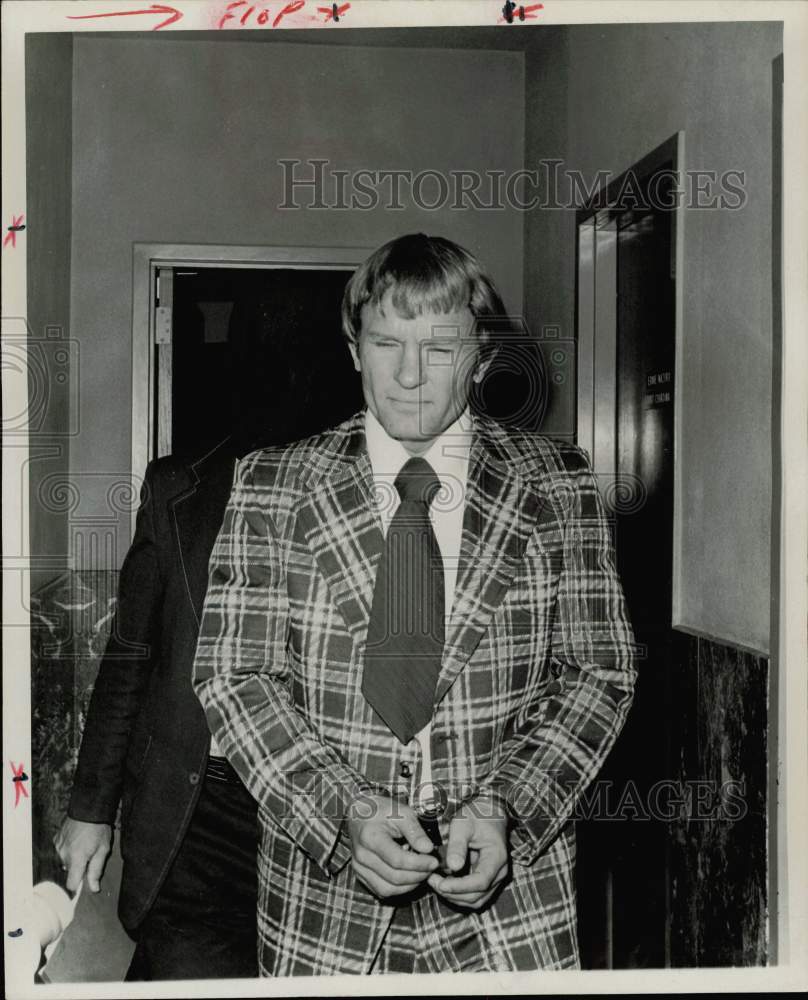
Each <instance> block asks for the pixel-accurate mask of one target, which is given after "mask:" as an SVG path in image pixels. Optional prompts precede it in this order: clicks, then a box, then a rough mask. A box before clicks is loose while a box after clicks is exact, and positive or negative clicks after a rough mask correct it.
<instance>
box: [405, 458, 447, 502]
mask: <svg viewBox="0 0 808 1000" xmlns="http://www.w3.org/2000/svg"><path fill="white" fill-rule="evenodd" d="M395 487H396V489H397V490H398V495H399V496H400V497H401V500H402V502H404V501H410V502H412V503H424V504H426V505H427V507H428V506H429V505H430V504H431V503H432V501H433V500H434V499H435V495H436V494H437V492H438V490H439V489H440V480H439V479H438V477H437V475H436V473H435V470H434V469H433V468H432V466H431V465H430V464H429V462H427V460H426V459H425V458H420V457H415V458H411V459H410V460H409V461H408V462H406V463H405V465H404V467H403V468H402V470H401V472H399V474H398V476H397V477H396V481H395Z"/></svg>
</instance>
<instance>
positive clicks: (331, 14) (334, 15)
mask: <svg viewBox="0 0 808 1000" xmlns="http://www.w3.org/2000/svg"><path fill="white" fill-rule="evenodd" d="M350 6H351V5H350V4H349V3H344V4H343V5H342V6H341V7H338V6H337V5H336V4H335V3H332V4H331V6H330V7H318V8H317V10H318V11H319V12H320V13H321V14H325V19H326V21H339V19H340V18H341V17H342V15H343V14H344V13H346V11H347V10H348V9H349V8H350Z"/></svg>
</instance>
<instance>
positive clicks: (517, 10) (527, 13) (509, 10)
mask: <svg viewBox="0 0 808 1000" xmlns="http://www.w3.org/2000/svg"><path fill="white" fill-rule="evenodd" d="M536 10H544V4H543V3H532V4H529V5H528V6H527V7H525V5H524V4H518V5H517V4H515V3H512V2H511V0H508V2H507V3H506V4H505V6H504V7H503V8H502V13H503V15H504V20H505V21H507V22H508V24H513V15H514V14H516V16H517V17H518V18H519V20H520V21H535V20H536V15H535V14H534V13H533V12H534V11H536ZM500 20H503V18H500Z"/></svg>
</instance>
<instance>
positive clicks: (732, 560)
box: [525, 23, 782, 652]
mask: <svg viewBox="0 0 808 1000" xmlns="http://www.w3.org/2000/svg"><path fill="white" fill-rule="evenodd" d="M560 34H562V36H563V47H562V45H559V40H558V38H557V37H555V35H545V36H544V37H542V38H537V41H536V43H535V47H534V48H533V49H531V50H530V51H529V52H528V55H527V63H526V76H527V80H528V81H531V80H539V79H543V80H544V86H543V87H542V88H538V87H536V88H535V89H534V90H533V91H531V90H529V91H528V93H529V97H528V104H527V114H526V165H527V166H528V167H536V166H537V165H538V161H539V160H541V159H542V158H545V159H546V158H552V157H559V158H561V159H563V160H564V165H565V167H568V168H570V169H574V170H580V171H582V172H583V173H584V175H585V176H586V177H587V178H592V177H594V176H595V174H596V173H597V171H598V170H606V171H609V172H611V173H612V175H617V174H619V173H621V172H622V171H624V170H625V169H627V168H628V167H630V166H631V165H632V164H634V163H636V162H637V161H638V160H640V159H641V158H642V157H643V156H644V155H645V154H647V153H649V152H650V151H651V150H652V149H654V148H655V147H656V146H658V145H659V144H660V143H661V142H663V141H664V140H666V139H668V138H669V137H670V136H672V135H673V134H674V133H676V132H677V131H678V130H680V129H681V130H684V132H685V144H686V152H685V157H686V163H685V165H686V167H687V168H688V169H690V170H693V169H702V170H715V171H717V172H718V173H719V174H720V173H721V172H722V171H726V170H733V169H737V170H743V171H744V172H745V175H746V176H745V187H746V193H747V201H746V204H745V205H744V207H743V208H742V209H739V210H737V211H726V210H725V211H715V210H709V209H697V208H694V209H691V210H688V212H687V214H686V220H685V234H684V240H685V244H684V252H685V268H684V274H683V275H682V281H683V285H684V343H683V350H682V355H681V358H680V361H679V373H678V378H679V384H680V387H681V388H682V433H681V437H680V439H679V441H678V448H679V450H680V454H681V462H682V505H681V518H682V549H681V552H680V553H679V556H680V562H681V567H682V608H681V610H682V615H681V620H680V621H679V622H678V624H680V625H682V626H683V627H685V628H687V629H691V630H693V631H696V632H700V633H702V634H706V635H708V636H712V637H716V638H718V639H721V640H723V641H726V642H732V643H735V644H738V645H741V646H747V647H750V648H752V649H755V650H759V651H762V652H766V651H768V648H769V633H770V559H771V536H770V519H771V497H772V491H771V470H772V461H771V434H772V425H771V407H772V201H771V183H772V173H771V170H772V167H771V164H772V134H773V117H772V94H773V76H772V63H773V60H774V59H775V58H776V57H777V56H778V54H779V53H780V52H781V51H782V32H781V29H780V27H779V26H778V25H777V24H775V23H768V24H752V23H737V24H732V25H730V24H723V25H718V24H700V25H664V26H652V25H634V26H631V27H628V26H623V25H621V26H617V25H615V26H582V27H574V28H569V29H562V30H561V31H560ZM529 87H530V84H529ZM543 94H544V95H548V94H549V95H551V97H552V103H553V106H554V108H556V109H557V111H558V114H555V113H550V112H548V109H547V105H546V103H544V102H543V100H542V96H543ZM564 112H566V115H565V114H564ZM565 117H566V121H564V118H565ZM574 236H575V222H574V212H572V211H557V212H552V211H536V212H532V213H529V214H528V215H527V217H526V235H525V262H526V280H525V289H526V312H527V317H528V321H529V323H530V324H531V325H532V326H533V327H534V328H536V329H540V328H541V327H542V325H544V324H548V323H560V324H561V326H562V330H563V332H564V333H565V334H567V335H569V333H570V332H571V331H572V330H573V329H574V290H575V260H574V247H575V239H574ZM568 402H569V400H564V399H563V398H562V399H559V400H558V401H557V404H556V412H558V413H562V414H563V413H564V412H566V411H565V406H567V405H568ZM551 415H552V414H551ZM549 426H550V428H551V429H552V425H551V424H550V425H549Z"/></svg>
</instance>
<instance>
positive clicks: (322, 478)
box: [297, 413, 384, 632]
mask: <svg viewBox="0 0 808 1000" xmlns="http://www.w3.org/2000/svg"><path fill="white" fill-rule="evenodd" d="M304 482H305V483H306V485H307V487H308V489H307V493H306V495H305V498H304V500H303V502H302V504H301V505H300V507H299V509H298V517H297V532H298V533H302V536H303V538H304V539H305V542H306V545H307V546H308V547H309V549H310V550H311V552H312V554H313V556H314V558H315V559H316V561H317V565H318V568H319V569H320V572H321V573H322V574H323V577H324V579H325V581H326V584H327V586H328V588H329V590H330V591H331V595H332V597H333V599H334V601H335V603H336V605H337V607H338V608H339V610H340V613H341V614H342V616H343V618H344V619H345V624H346V625H347V626H348V628H349V629H350V630H351V631H352V632H354V631H358V630H360V629H366V628H367V623H368V620H369V618H370V609H371V606H372V603H373V587H374V584H375V581H376V568H377V566H378V562H379V558H380V556H381V552H382V548H383V545H384V540H383V536H382V529H381V523H380V520H379V515H378V513H377V511H376V505H375V503H374V501H373V476H372V472H371V467H370V459H369V458H368V454H367V447H366V445H365V435H364V413H359V414H357V415H356V416H355V417H352V418H351V420H349V421H348V422H347V423H346V424H343V425H342V426H341V427H340V428H338V429H337V430H336V431H335V432H333V436H331V437H330V438H329V439H328V441H327V445H326V447H324V448H321V449H319V451H318V453H317V455H316V466H315V467H313V468H312V469H311V470H309V471H308V475H305V476H304Z"/></svg>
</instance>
